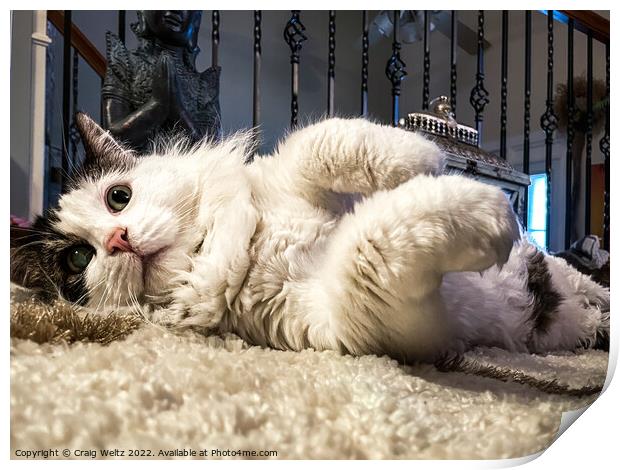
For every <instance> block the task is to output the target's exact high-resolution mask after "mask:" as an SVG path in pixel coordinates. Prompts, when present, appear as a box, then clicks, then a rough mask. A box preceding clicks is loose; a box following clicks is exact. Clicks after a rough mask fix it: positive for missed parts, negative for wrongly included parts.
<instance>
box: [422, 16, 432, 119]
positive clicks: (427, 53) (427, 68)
mask: <svg viewBox="0 0 620 470" xmlns="http://www.w3.org/2000/svg"><path fill="white" fill-rule="evenodd" d="M429 28H430V24H429V21H428V10H424V86H423V88H422V109H428V102H429V100H430V94H431V92H430V85H431V45H430V41H429V39H428V33H429Z"/></svg>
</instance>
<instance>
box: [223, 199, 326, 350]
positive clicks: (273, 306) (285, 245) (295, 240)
mask: <svg viewBox="0 0 620 470" xmlns="http://www.w3.org/2000/svg"><path fill="white" fill-rule="evenodd" d="M337 223H338V218H337V217H335V216H334V215H333V214H329V213H328V212H322V211H320V210H316V209H313V210H311V211H303V210H301V211H298V212H295V213H292V212H288V211H282V212H273V213H267V214H263V215H262V217H261V220H260V222H259V224H258V227H257V231H256V234H255V235H254V238H253V243H252V246H251V247H250V258H251V265H250V269H249V270H248V273H247V276H246V279H245V281H244V283H243V285H242V287H241V290H240V291H239V294H238V295H237V297H236V299H235V302H234V303H233V305H232V309H231V314H232V318H231V319H230V322H231V323H230V327H231V329H232V330H233V331H234V332H235V333H237V334H239V335H240V336H241V337H243V338H244V339H246V340H248V341H251V342H252V343H254V344H259V345H263V346H272V347H274V346H275V347H282V348H287V349H300V348H299V347H298V346H299V345H294V344H289V343H287V341H289V340H287V339H285V338H282V337H280V338H278V329H279V326H278V325H280V327H281V322H288V321H291V320H292V316H291V315H290V313H292V312H290V308H291V307H292V299H291V297H290V293H291V290H292V288H293V286H294V285H295V284H296V283H298V282H301V281H302V280H304V279H305V278H306V277H307V276H308V274H309V273H310V272H312V270H313V269H314V267H315V266H316V265H317V263H319V262H320V259H321V253H322V252H323V247H324V245H325V243H326V241H327V239H328V237H329V235H330V234H331V233H332V231H333V230H334V228H335V227H336V225H337ZM293 308H294V307H293ZM287 310H289V311H288V314H287Z"/></svg>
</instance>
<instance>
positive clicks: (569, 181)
mask: <svg viewBox="0 0 620 470" xmlns="http://www.w3.org/2000/svg"><path fill="white" fill-rule="evenodd" d="M574 36H575V22H574V20H573V19H569V20H568V57H567V62H568V76H567V77H566V94H567V95H568V96H567V99H568V122H567V124H566V192H565V194H566V196H565V197H566V211H565V212H566V216H565V219H564V248H565V249H568V248H570V244H571V242H572V241H573V240H571V228H572V223H573V220H572V213H573V200H572V198H573V194H572V193H573V173H572V171H573V141H574V139H575V118H574V114H575V97H574V96H573V94H574V81H573V75H574Z"/></svg>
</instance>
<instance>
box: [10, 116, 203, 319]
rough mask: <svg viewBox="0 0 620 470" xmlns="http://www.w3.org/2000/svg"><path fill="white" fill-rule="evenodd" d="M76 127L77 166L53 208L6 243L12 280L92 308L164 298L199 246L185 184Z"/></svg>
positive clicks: (88, 126)
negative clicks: (80, 147) (80, 154)
mask: <svg viewBox="0 0 620 470" xmlns="http://www.w3.org/2000/svg"><path fill="white" fill-rule="evenodd" d="M76 122H77V125H78V128H79V130H80V133H81V135H82V141H83V143H84V148H85V150H86V156H85V159H84V163H83V165H82V167H81V169H80V170H79V171H77V172H76V173H74V174H73V175H72V181H71V184H70V185H69V189H68V191H67V192H66V193H65V194H63V195H62V196H61V198H60V201H59V204H58V207H56V208H53V209H50V210H48V211H47V212H46V213H45V214H43V215H42V216H40V217H38V218H37V220H36V221H35V222H34V224H33V227H32V228H31V229H28V230H27V231H26V232H25V236H22V237H20V238H18V239H15V240H12V246H11V280H12V281H13V282H15V283H17V284H21V285H23V286H25V287H28V288H31V289H33V290H34V291H35V292H36V293H37V294H39V295H40V296H41V297H44V298H52V297H56V296H58V295H60V296H62V297H63V298H65V299H67V300H69V301H71V302H75V303H79V304H80V305H87V306H91V307H98V306H104V305H107V306H121V305H131V304H133V303H135V302H137V301H140V302H142V301H144V300H145V298H146V300H148V297H149V296H154V297H157V296H162V295H165V294H166V289H167V286H168V282H169V279H170V277H171V276H172V274H173V273H174V272H175V271H177V270H184V269H187V267H188V265H189V255H190V254H191V252H192V251H193V250H194V249H195V247H196V243H197V242H199V239H200V238H199V237H197V234H196V233H195V230H193V226H192V221H193V220H194V217H195V213H194V212H195V206H196V200H195V197H196V195H195V188H192V187H191V186H192V185H191V184H190V183H188V181H190V182H191V179H190V180H188V179H187V177H188V175H184V174H182V173H181V171H180V170H179V168H178V167H174V166H173V167H170V165H166V161H165V158H164V157H162V156H150V157H136V156H135V155H134V154H132V152H130V151H128V150H126V149H125V148H123V147H122V146H121V145H119V144H118V143H117V142H116V141H115V140H114V139H113V138H112V137H111V136H110V134H109V133H108V132H106V131H104V130H103V129H101V128H100V127H99V126H98V125H97V124H96V123H95V122H94V121H92V120H91V119H90V118H88V117H87V116H86V115H84V114H79V115H78V116H77V118H76Z"/></svg>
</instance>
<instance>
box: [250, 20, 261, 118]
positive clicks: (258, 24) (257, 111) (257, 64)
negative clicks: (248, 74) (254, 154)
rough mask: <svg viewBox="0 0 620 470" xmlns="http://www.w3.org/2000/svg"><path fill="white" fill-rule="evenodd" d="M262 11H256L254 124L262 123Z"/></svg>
mask: <svg viewBox="0 0 620 470" xmlns="http://www.w3.org/2000/svg"><path fill="white" fill-rule="evenodd" d="M261 22H262V12H261V11H260V10H255V11H254V75H253V95H252V126H253V127H257V126H258V125H260V66H261V53H262V50H261V38H262V30H261V27H262V26H261Z"/></svg>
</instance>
